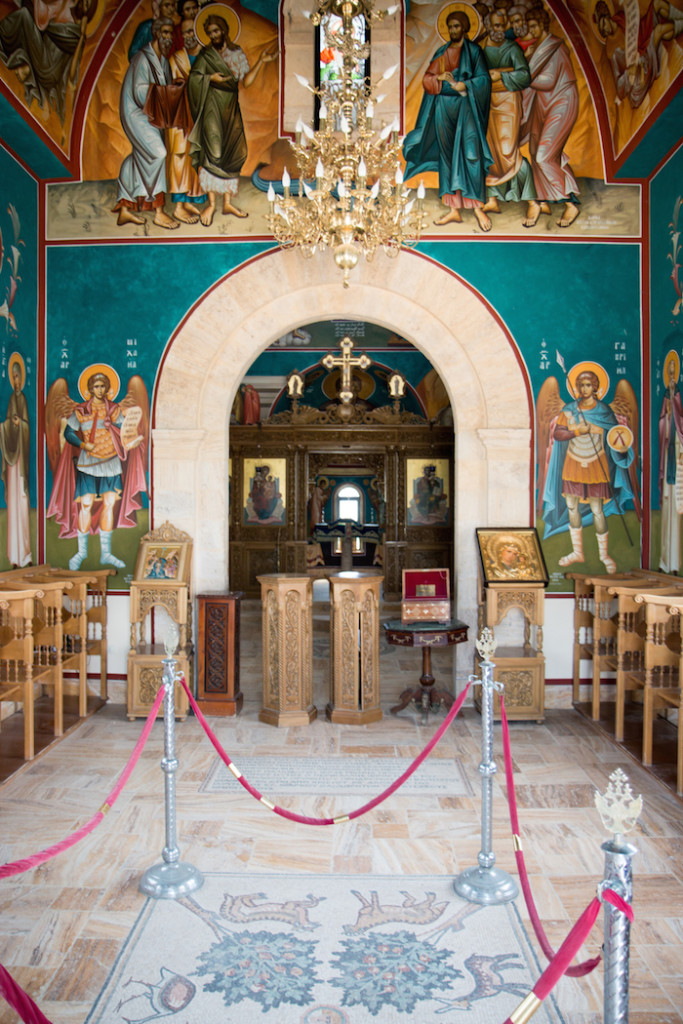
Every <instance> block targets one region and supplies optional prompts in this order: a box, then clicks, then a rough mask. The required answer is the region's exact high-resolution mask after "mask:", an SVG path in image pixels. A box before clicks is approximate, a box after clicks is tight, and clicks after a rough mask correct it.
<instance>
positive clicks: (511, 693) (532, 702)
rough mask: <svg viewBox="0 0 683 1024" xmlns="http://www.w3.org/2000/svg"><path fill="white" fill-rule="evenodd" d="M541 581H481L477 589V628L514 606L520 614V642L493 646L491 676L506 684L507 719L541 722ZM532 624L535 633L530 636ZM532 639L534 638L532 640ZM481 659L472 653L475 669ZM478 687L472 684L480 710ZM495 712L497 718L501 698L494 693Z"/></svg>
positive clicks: (494, 622) (498, 618) (494, 621)
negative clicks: (522, 620)
mask: <svg viewBox="0 0 683 1024" xmlns="http://www.w3.org/2000/svg"><path fill="white" fill-rule="evenodd" d="M544 597H545V585H544V584H543V583H500V584H497V583H489V584H488V585H487V586H484V585H483V583H482V584H481V585H480V589H479V632H481V630H482V628H483V627H484V626H488V627H489V629H490V630H491V631H492V632H493V634H494V636H495V627H496V626H498V625H499V624H500V623H501V622H502V620H503V619H504V618H505V617H506V616H507V615H508V613H509V612H510V611H512V610H513V609H518V610H519V611H520V612H521V613H522V616H523V619H524V626H523V638H522V643H521V644H520V645H519V646H514V645H513V646H500V647H497V648H496V652H495V654H494V655H493V658H492V661H493V662H494V664H495V666H496V667H495V670H494V673H493V678H494V679H495V680H496V681H497V682H501V683H504V684H505V711H506V713H507V717H508V718H509V719H510V721H512V720H514V719H518V720H522V721H524V720H527V719H535V720H536V721H537V722H539V723H540V722H542V721H543V719H544V717H545V716H544V710H545V657H544V655H543V611H544V603H543V602H544ZM532 627H533V631H534V634H535V635H534V636H533V638H532ZM532 640H533V642H532ZM480 663H481V659H480V658H479V655H475V671H476V672H479V671H480V669H479V666H480ZM478 691H481V687H475V698H474V700H475V705H476V706H477V708H479V710H481V706H480V699H481V695H480V692H478ZM493 710H494V716H495V717H497V718H500V699H499V697H498V695H497V694H495V693H494V697H493Z"/></svg>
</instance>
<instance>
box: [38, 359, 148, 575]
mask: <svg viewBox="0 0 683 1024" xmlns="http://www.w3.org/2000/svg"><path fill="white" fill-rule="evenodd" d="M92 371H95V372H92ZM86 374H89V375H88V376H87V377H86ZM84 381H85V387H83V383H84ZM112 381H114V384H112ZM79 388H80V391H81V395H82V396H83V398H84V399H85V400H84V402H83V403H82V404H80V405H79V404H77V403H76V402H74V401H73V400H72V399H71V398H70V397H69V391H68V386H67V383H66V381H65V380H64V379H63V378H60V379H59V380H56V381H55V382H54V383H53V384H52V386H51V387H50V390H49V392H48V396H47V402H46V404H45V433H46V436H47V446H48V457H49V459H50V467H51V469H52V477H53V487H52V494H51V496H50V502H49V505H48V509H47V515H48V516H54V517H55V519H56V521H57V522H58V523H59V525H60V531H59V536H60V537H63V538H66V537H77V538H78V551H77V552H76V554H75V555H74V556H73V557H72V558H71V559H69V568H70V569H79V568H80V566H81V564H82V562H83V561H84V560H85V558H86V557H87V554H88V535H89V534H95V533H99V535H100V563H101V564H102V565H113V566H114V567H115V568H116V569H123V568H124V567H125V562H122V561H121V559H120V558H117V557H116V556H115V555H114V554H112V550H111V539H112V532H113V530H114V528H119V527H133V526H136V525H137V524H136V520H135V512H136V511H137V510H138V509H139V508H141V503H140V500H139V499H140V495H141V494H146V493H147V480H146V476H145V451H146V447H147V435H148V424H149V398H148V396H147V389H146V387H145V384H144V382H143V380H142V378H141V377H138V376H133V377H131V379H130V381H129V384H128V393H127V395H126V397H125V398H124V399H123V400H122V401H121V402H115V401H114V399H115V397H116V395H117V393H118V388H119V378H118V374H116V372H115V371H114V370H112V369H111V367H104V366H102V367H99V366H98V367H89V368H88V369H87V370H86V371H84V373H82V374H81V377H80V380H79Z"/></svg>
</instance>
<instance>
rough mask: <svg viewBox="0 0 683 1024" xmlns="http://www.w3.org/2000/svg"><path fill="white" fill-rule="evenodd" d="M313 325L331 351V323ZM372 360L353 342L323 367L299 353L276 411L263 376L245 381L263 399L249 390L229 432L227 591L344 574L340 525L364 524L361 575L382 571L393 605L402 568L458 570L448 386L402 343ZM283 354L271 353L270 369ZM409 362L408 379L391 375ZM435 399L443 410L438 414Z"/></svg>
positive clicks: (356, 561)
mask: <svg viewBox="0 0 683 1024" xmlns="http://www.w3.org/2000/svg"><path fill="white" fill-rule="evenodd" d="M356 326H363V327H367V328H368V334H369V335H372V334H373V331H374V332H376V331H377V330H378V329H377V328H375V327H373V325H356ZM316 328H323V329H324V328H327V332H326V333H327V338H328V340H330V341H332V342H334V333H332V324H324V325H323V324H321V325H308V330H307V331H305V332H304V333H305V334H306V335H307V336H308V337H309V338H310V337H311V333H312V334H313V335H315V334H316V330H315V329H316ZM385 333H386V332H385ZM349 340H350V339H349ZM368 340H370V341H372V337H370V338H369V339H368ZM281 341H283V345H282V347H283V348H286V339H285V340H283V339H281ZM365 351H366V346H365V345H364V344H363V341H362V340H361V341H360V342H358V343H357V344H356V346H355V347H354V345H353V344H351V345H348V344H347V341H346V336H345V338H343V339H341V342H340V343H339V344H337V345H334V347H333V345H330V351H329V352H328V354H327V355H326V356H324V358H323V359H322V360H321V359H320V358H318V359H317V360H316V356H318V357H319V356H320V355H322V353H321V352H314V351H308V352H306V353H302V352H298V353H297V354H296V358H297V360H298V361H300V362H308V363H309V365H308V368H307V369H306V370H305V371H302V372H301V373H300V372H299V371H297V370H294V369H292V370H290V372H289V373H288V375H287V376H286V378H285V386H284V387H283V388H281V390H280V393H279V394H278V395H277V396H276V398H275V400H274V401H273V403H272V405H271V408H270V409H269V410H268V409H264V408H263V406H262V405H261V396H262V395H265V394H266V393H267V386H266V384H265V378H264V377H262V376H259V375H258V374H254V375H253V376H252V373H251V371H250V373H249V374H248V375H247V378H246V380H247V381H250V380H258V382H259V384H260V386H261V395H258V393H257V391H256V388H255V387H254V385H253V384H251V383H245V385H243V387H242V389H241V396H240V398H239V401H238V403H236V408H235V419H236V422H235V424H234V425H231V428H230V463H231V473H230V554H229V558H230V580H231V586H232V587H234V588H236V589H239V590H242V591H244V593H245V594H246V595H247V596H249V597H257V596H258V594H259V585H258V582H257V580H256V577H257V576H258V575H261V574H264V573H272V572H297V573H305V572H308V573H310V574H311V575H313V576H324V575H325V574H326V573H327V572H328V571H333V572H334V571H338V570H339V569H340V568H348V565H345V564H344V561H343V556H342V551H341V537H342V535H343V533H344V525H343V524H342V526H341V528H340V527H339V525H338V523H339V521H340V520H341V521H345V520H348V519H352V520H355V521H356V522H355V523H354V525H353V535H354V543H353V554H352V562H351V564H352V567H353V569H359V570H362V571H372V570H373V569H374V570H375V571H376V572H379V573H381V574H383V576H384V593H385V595H386V596H387V597H390V598H391V597H398V596H400V591H401V574H402V570H403V569H404V568H429V567H437V566H448V567H449V568H451V571H453V568H454V567H453V507H452V483H451V482H452V480H453V478H454V474H453V427H452V426H451V425H450V423H449V422H448V421H449V420H450V406H449V405H448V402H447V398H445V392H443V386H442V385H441V384H440V382H438V384H436V382H435V381H434V371H433V370H431V368H429V364H428V363H427V361H426V360H425V359H424V357H422V356H420V355H419V353H417V352H416V350H414V349H412V346H410V345H409V344H408V343H407V342H405V341H404V340H403V339H396V348H395V349H394V351H392V352H388V351H387V349H386V345H385V349H384V351H381V350H380V351H377V350H374V351H372V358H370V357H369V356H366V355H365ZM276 354H277V353H275V354H274V353H273V350H272V348H271V349H269V350H268V357H269V365H270V367H271V369H272V365H273V364H272V359H273V357H274V355H275V356H276ZM283 355H284V354H283ZM291 356H292V353H291V351H290V359H289V363H290V364H291ZM411 360H412V375H413V381H412V382H411V381H410V380H409V379H408V374H407V373H405V372H402V371H401V370H395V368H394V367H395V365H397V364H398V365H403V366H404V367H405V366H409V365H411ZM281 361H282V362H283V363H284V365H287V360H286V359H283V360H281ZM324 363H325V364H326V365H323V364H324ZM388 363H391V364H392V365H387V364H388ZM254 368H256V369H258V366H256V364H255V367H253V368H252V369H254ZM416 368H417V374H416V376H415V370H416ZM425 370H426V373H425ZM345 374H346V377H345ZM426 377H429V379H430V381H429V384H430V386H429V389H428V390H429V395H430V396H431V399H430V398H429V397H428V398H427V401H424V400H423V398H422V397H421V395H420V391H422V394H423V395H424V394H425V388H424V381H425V378H426ZM272 379H277V378H272ZM280 380H282V378H280ZM435 384H436V386H435ZM421 385H422V386H421ZM435 392H439V393H440V394H441V398H440V399H439V402H438V403H437V404H439V403H440V404H441V405H442V408H441V409H440V410H439V413H438V415H437V416H434V415H432V416H430V415H429V413H430V412H432V413H433V412H434V411H435V399H434V394H435ZM444 402H445V405H444V404H443V403H444ZM259 405H261V407H260V408H259ZM439 420H441V421H444V420H445V421H446V423H445V424H444V423H443V422H442V423H440V422H438V421H439Z"/></svg>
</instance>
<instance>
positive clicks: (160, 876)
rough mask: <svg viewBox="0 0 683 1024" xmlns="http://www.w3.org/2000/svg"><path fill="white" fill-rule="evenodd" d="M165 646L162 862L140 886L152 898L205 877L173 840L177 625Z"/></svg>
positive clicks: (173, 894) (179, 892) (172, 895)
mask: <svg viewBox="0 0 683 1024" xmlns="http://www.w3.org/2000/svg"><path fill="white" fill-rule="evenodd" d="M164 646H165V648H166V657H165V658H163V659H162V665H163V666H164V670H163V675H162V680H163V684H164V687H165V694H164V757H163V759H162V761H161V770H162V771H163V772H164V802H165V809H166V845H165V846H164V848H163V850H162V851H161V856H162V858H163V863H162V864H155V865H154V866H153V867H151V868H148V869H147V871H145V873H144V875H143V876H142V878H141V879H140V885H139V889H140V892H144V893H145V895H146V896H153V897H154V898H155V899H168V900H175V899H177V898H178V896H185V895H186V894H187V893H189V892H194V891H195V889H199V888H200V887H201V886H202V885H203V883H204V878H203V877H202V875H201V874H200V872H199V871H198V870H197V868H195V867H193V866H192V865H191V864H186V863H183V862H182V861H181V860H180V851H179V849H178V843H177V840H176V803H175V773H176V771H177V768H178V760H177V758H176V756H175V685H176V682H177V681H178V680H179V679H180V673H178V672H176V665H177V662H176V660H175V658H174V657H173V655H174V654H175V651H176V648H177V646H178V628H177V626H174V627H173V628H172V629H171V630H170V631H169V636H168V638H167V640H166V641H165V643H164Z"/></svg>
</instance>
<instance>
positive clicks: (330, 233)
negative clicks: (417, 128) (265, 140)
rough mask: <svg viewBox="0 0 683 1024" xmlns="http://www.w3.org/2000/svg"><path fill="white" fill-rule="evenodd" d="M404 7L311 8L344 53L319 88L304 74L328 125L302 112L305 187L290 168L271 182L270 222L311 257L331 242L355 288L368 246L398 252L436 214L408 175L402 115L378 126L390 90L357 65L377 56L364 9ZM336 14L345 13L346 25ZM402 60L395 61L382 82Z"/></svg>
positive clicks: (346, 1)
mask: <svg viewBox="0 0 683 1024" xmlns="http://www.w3.org/2000/svg"><path fill="white" fill-rule="evenodd" d="M397 10H398V8H397V7H390V8H389V9H388V10H386V11H375V10H374V9H373V0H318V6H317V9H316V11H315V12H314V13H313V14H308V15H307V16H308V17H309V18H310V20H311V22H312V23H313V24H314V25H320V24H321V23H322V29H321V31H323V32H324V34H325V46H326V47H331V48H332V49H333V50H335V51H337V52H338V53H340V54H341V66H340V69H339V77H338V78H336V79H335V80H334V81H330V80H329V79H326V80H325V81H324V82H323V83H322V84H321V85H320V87H319V88H314V87H313V86H311V85H310V83H309V82H308V81H307V80H306V79H305V78H302V77H301V76H300V75H296V76H295V77H296V78H297V80H298V81H299V83H300V84H301V85H303V86H305V88H307V89H309V90H310V91H311V92H312V93H313V94H314V95H315V96H317V97H318V100H319V104H320V106H319V127H318V129H317V131H314V130H313V129H312V128H311V127H310V126H309V125H307V124H304V123H303V122H302V121H301V120H300V121H299V122H298V123H297V125H296V137H295V141H293V142H292V141H291V140H290V144H291V147H292V155H293V157H294V160H295V162H296V165H297V175H298V184H297V187H296V189H292V180H291V177H290V174H289V172H288V170H287V168H285V171H284V174H283V175H282V193H283V194H282V196H279V195H276V192H275V189H274V188H273V186H272V185H271V186H270V188H269V189H268V200H269V202H270V212H269V214H268V224H269V227H270V230H271V231H272V233H273V235H274V236H275V239H276V240H277V242H278V244H279V245H280V246H282V248H283V249H290V248H294V247H298V248H299V249H300V250H301V252H302V253H303V254H304V256H308V257H310V256H313V255H314V253H316V252H318V251H319V250H324V249H331V250H332V252H333V254H334V259H335V262H336V264H337V266H338V267H339V268H340V270H341V271H342V273H343V283H344V287H345V288H346V287H348V284H349V274H350V272H351V270H353V268H354V267H355V266H356V264H357V263H358V260H359V258H360V256H361V255H363V256H365V259H366V260H368V261H370V260H372V258H373V256H374V255H375V252H376V251H377V249H378V248H380V247H381V248H382V249H383V250H384V252H385V253H387V255H389V256H397V255H398V253H399V251H400V250H401V247H403V246H409V247H412V246H414V245H416V244H417V242H418V241H419V238H420V234H421V232H422V230H423V229H424V226H425V221H426V214H425V212H424V209H423V207H424V196H425V190H424V186H423V184H422V183H420V186H419V188H418V189H417V192H416V194H414V195H413V194H411V190H410V189H407V188H406V187H405V186H404V184H403V173H402V171H401V165H400V162H399V155H400V152H401V140H400V139H399V122H398V119H394V120H393V121H392V122H391V123H389V124H385V123H384V122H382V123H381V126H380V128H379V130H377V131H376V130H374V128H373V120H374V119H375V109H374V108H375V106H376V105H379V103H381V101H382V99H383V98H384V97H382V96H377V97H376V96H375V93H374V88H373V86H372V83H371V82H370V80H369V78H368V77H367V76H366V75H364V74H360V75H359V74H358V72H357V70H356V69H357V68H358V67H361V68H362V67H363V66H364V62H365V61H366V60H367V59H368V57H369V56H370V45H369V43H367V42H365V41H364V40H362V39H358V38H356V37H355V35H354V26H353V21H354V18H356V17H358V16H360V15H362V16H364V17H365V19H366V20H367V21H368V22H372V21H381V20H382V18H384V17H385V16H386V15H387V14H389V15H391V14H394V13H395V12H396V11H397ZM330 15H336V16H337V18H338V19H339V21H340V25H339V27H338V28H336V27H335V24H334V22H333V21H332V19H331V18H330V17H329V16H330ZM396 70H397V65H395V66H394V67H391V68H388V69H387V70H386V71H385V72H384V74H383V75H382V76H381V78H380V80H379V82H380V83H381V82H385V81H388V80H389V78H391V76H392V75H393V74H394V73H395V71H396ZM378 84H379V83H378ZM293 193H294V194H293Z"/></svg>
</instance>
